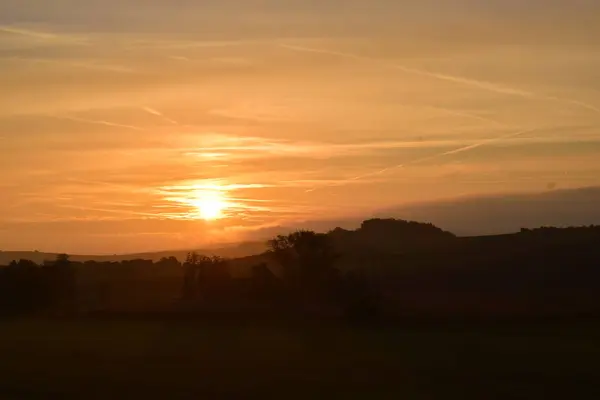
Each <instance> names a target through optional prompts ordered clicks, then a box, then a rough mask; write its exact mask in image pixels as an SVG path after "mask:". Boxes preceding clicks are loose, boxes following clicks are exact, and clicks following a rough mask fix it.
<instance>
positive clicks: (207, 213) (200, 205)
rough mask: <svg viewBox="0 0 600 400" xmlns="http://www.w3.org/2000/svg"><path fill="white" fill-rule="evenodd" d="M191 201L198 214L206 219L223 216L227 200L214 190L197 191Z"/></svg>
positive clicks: (210, 219)
mask: <svg viewBox="0 0 600 400" xmlns="http://www.w3.org/2000/svg"><path fill="white" fill-rule="evenodd" d="M192 203H193V205H194V207H196V209H197V211H198V216H199V217H200V218H201V219H204V220H206V221H212V220H216V219H221V218H223V217H224V211H225V209H226V208H227V201H226V200H225V199H224V198H223V196H222V195H221V193H219V192H216V191H215V192H202V193H197V195H196V198H195V199H194V200H193V201H192Z"/></svg>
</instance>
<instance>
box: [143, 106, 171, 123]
mask: <svg viewBox="0 0 600 400" xmlns="http://www.w3.org/2000/svg"><path fill="white" fill-rule="evenodd" d="M141 109H142V111H145V112H147V113H148V114H152V115H155V116H157V117H160V118H162V119H164V120H165V121H167V122H168V123H170V124H173V125H179V123H178V122H177V121H175V120H174V119H171V118H169V117H167V116H166V115H164V114H163V113H161V112H160V111H158V110H155V109H154V108H150V107H142V108H141Z"/></svg>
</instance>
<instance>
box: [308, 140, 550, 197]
mask: <svg viewBox="0 0 600 400" xmlns="http://www.w3.org/2000/svg"><path fill="white" fill-rule="evenodd" d="M537 130H539V128H530V129H521V130H519V131H517V132H511V133H509V134H506V135H502V136H496V137H493V138H490V139H486V140H482V141H481V142H477V143H473V144H470V145H468V146H463V147H459V148H457V149H454V150H449V151H445V152H443V153H439V154H434V155H432V156H427V157H423V158H419V159H416V160H412V161H408V162H406V163H403V164H397V165H392V166H390V167H386V168H383V169H380V170H377V171H373V172H368V173H366V174H362V175H358V176H355V177H353V178H349V179H346V180H343V181H340V182H336V183H335V184H330V185H324V187H331V186H342V185H344V184H346V183H349V182H353V181H359V180H363V179H365V178H369V177H372V176H376V175H381V174H384V173H386V172H388V171H391V170H394V169H400V168H404V167H407V166H410V165H414V164H419V163H422V162H426V161H431V160H435V159H438V158H442V157H445V156H450V155H454V154H459V153H464V152H467V151H470V150H474V149H477V148H479V147H482V146H486V145H488V144H492V143H496V142H501V141H503V140H507V139H512V138H515V137H517V136H521V135H524V134H526V133H531V132H534V131H537ZM317 189H318V188H317V187H314V188H311V189H309V190H307V191H306V192H314V191H316V190H317Z"/></svg>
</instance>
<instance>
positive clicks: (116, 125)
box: [50, 115, 144, 131]
mask: <svg viewBox="0 0 600 400" xmlns="http://www.w3.org/2000/svg"><path fill="white" fill-rule="evenodd" d="M50 116H51V117H52V118H58V119H65V120H68V121H75V122H83V123H86V124H95V125H105V126H112V127H114V128H123V129H130V130H134V131H143V130H144V129H142V128H140V127H138V126H133V125H125V124H118V123H115V122H110V121H103V120H96V119H87V118H78V117H71V116H69V115H50Z"/></svg>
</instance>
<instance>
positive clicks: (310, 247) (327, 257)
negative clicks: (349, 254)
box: [268, 231, 336, 288]
mask: <svg viewBox="0 0 600 400" xmlns="http://www.w3.org/2000/svg"><path fill="white" fill-rule="evenodd" d="M268 245H269V248H270V253H271V254H272V255H273V256H274V258H275V259H276V260H277V261H278V262H279V264H280V265H281V266H282V268H283V275H284V279H285V280H286V281H287V282H288V284H291V285H292V286H298V285H299V286H301V287H305V288H306V287H315V286H322V285H323V284H325V283H327V282H328V281H329V280H330V279H331V278H332V277H333V276H335V275H336V270H335V268H334V267H333V264H334V261H335V259H336V255H335V253H334V251H333V247H332V246H331V243H330V241H329V237H328V236H327V235H325V234H320V233H315V232H313V231H296V232H293V233H291V234H289V235H285V236H283V235H279V236H277V237H276V238H274V239H272V240H270V241H269V242H268Z"/></svg>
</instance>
